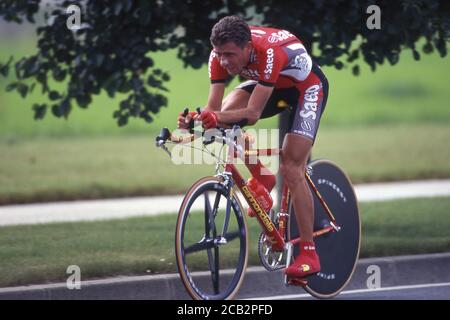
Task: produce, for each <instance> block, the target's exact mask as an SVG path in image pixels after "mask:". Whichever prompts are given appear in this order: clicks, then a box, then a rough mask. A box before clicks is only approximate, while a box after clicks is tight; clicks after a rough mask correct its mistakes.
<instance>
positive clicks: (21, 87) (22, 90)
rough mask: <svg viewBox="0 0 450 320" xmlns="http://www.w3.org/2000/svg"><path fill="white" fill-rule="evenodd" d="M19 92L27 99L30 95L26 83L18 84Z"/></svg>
mask: <svg viewBox="0 0 450 320" xmlns="http://www.w3.org/2000/svg"><path fill="white" fill-rule="evenodd" d="M16 89H17V91H19V93H20V96H21V97H22V98H25V97H26V96H27V94H28V86H27V85H26V84H25V83H21V82H18V83H17V88H16Z"/></svg>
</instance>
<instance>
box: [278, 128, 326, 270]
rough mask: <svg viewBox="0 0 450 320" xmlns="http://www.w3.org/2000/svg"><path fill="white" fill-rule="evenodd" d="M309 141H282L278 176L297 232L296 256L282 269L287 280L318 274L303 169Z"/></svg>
mask: <svg viewBox="0 0 450 320" xmlns="http://www.w3.org/2000/svg"><path fill="white" fill-rule="evenodd" d="M311 148H312V140H310V139H308V138H305V137H303V136H300V135H297V134H292V133H288V134H286V136H285V138H284V142H283V151H282V157H281V166H280V170H281V174H282V175H283V178H284V179H285V181H286V183H287V185H288V187H289V190H290V192H291V198H292V202H293V205H294V210H295V217H296V219H297V226H298V230H299V231H300V254H299V255H298V256H297V257H296V258H295V260H294V262H293V263H292V264H291V265H290V266H289V267H288V268H286V269H285V274H286V275H287V276H288V277H289V278H304V277H306V276H308V275H311V274H315V273H317V272H319V271H320V261H319V256H318V255H317V253H316V247H315V245H314V242H313V226H314V202H313V198H312V195H311V191H310V190H309V187H308V183H307V181H306V178H305V167H306V161H307V160H308V156H309V154H310V152H311Z"/></svg>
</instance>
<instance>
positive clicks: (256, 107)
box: [215, 84, 274, 127]
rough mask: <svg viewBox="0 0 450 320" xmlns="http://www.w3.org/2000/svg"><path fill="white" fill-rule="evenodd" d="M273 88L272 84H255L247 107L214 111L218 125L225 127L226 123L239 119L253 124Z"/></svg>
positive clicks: (238, 120) (236, 121)
mask: <svg viewBox="0 0 450 320" xmlns="http://www.w3.org/2000/svg"><path fill="white" fill-rule="evenodd" d="M273 88H274V87H272V86H264V85H261V84H257V85H256V87H255V89H254V90H253V93H252V95H251V96H250V99H249V101H248V105H247V108H243V109H238V110H233V111H223V112H215V113H216V115H217V122H218V123H219V126H222V127H225V126H226V125H230V124H233V123H239V122H241V121H244V122H245V121H246V123H245V124H247V125H253V124H255V123H256V122H257V121H258V120H259V118H260V117H261V114H262V112H263V110H264V107H265V106H266V103H267V101H268V100H269V98H270V95H271V94H272V92H273Z"/></svg>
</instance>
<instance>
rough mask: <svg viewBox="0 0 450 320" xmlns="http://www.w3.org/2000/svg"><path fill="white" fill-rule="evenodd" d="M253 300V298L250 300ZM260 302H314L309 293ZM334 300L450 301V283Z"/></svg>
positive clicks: (345, 293) (362, 292)
mask: <svg viewBox="0 0 450 320" xmlns="http://www.w3.org/2000/svg"><path fill="white" fill-rule="evenodd" d="M248 299H253V298H248ZM255 299H258V300H314V299H315V298H313V297H311V296H310V295H309V294H307V293H304V294H303V293H302V294H298V295H292V294H291V295H279V296H269V297H256V298H255ZM334 300H450V282H444V283H429V284H418V285H404V286H394V287H386V288H380V289H358V290H348V291H342V292H341V293H340V294H339V295H338V296H337V297H335V298H334Z"/></svg>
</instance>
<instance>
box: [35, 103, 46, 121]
mask: <svg viewBox="0 0 450 320" xmlns="http://www.w3.org/2000/svg"><path fill="white" fill-rule="evenodd" d="M33 110H34V120H42V119H44V117H45V113H46V112H47V105H46V104H37V103H35V104H34V105H33Z"/></svg>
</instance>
